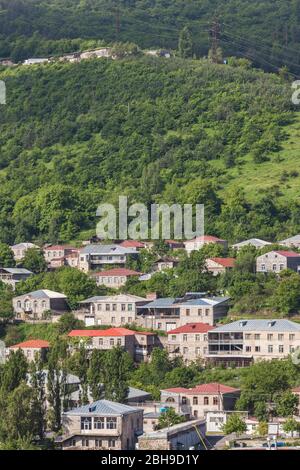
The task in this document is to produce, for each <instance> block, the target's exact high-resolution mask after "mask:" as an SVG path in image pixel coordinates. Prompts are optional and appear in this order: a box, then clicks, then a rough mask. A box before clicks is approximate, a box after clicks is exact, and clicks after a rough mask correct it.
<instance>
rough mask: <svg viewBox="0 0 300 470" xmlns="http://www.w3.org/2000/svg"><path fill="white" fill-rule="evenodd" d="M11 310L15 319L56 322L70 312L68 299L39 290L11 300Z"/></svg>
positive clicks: (45, 290) (46, 290)
mask: <svg viewBox="0 0 300 470" xmlns="http://www.w3.org/2000/svg"><path fill="white" fill-rule="evenodd" d="M13 309H14V313H15V316H16V318H17V319H20V320H24V321H30V320H48V321H53V322H55V321H57V320H58V319H59V317H60V316H61V315H62V314H63V313H65V312H67V311H69V310H70V308H69V305H68V299H67V297H66V296H65V295H64V294H61V293H60V292H53V291H51V290H48V289H41V290H37V291H34V292H29V293H28V294H24V295H20V296H18V297H14V298H13Z"/></svg>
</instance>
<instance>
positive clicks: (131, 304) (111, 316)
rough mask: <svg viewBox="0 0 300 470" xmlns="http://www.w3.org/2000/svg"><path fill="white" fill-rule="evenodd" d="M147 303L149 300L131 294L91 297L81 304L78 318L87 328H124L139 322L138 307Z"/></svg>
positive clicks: (77, 314) (77, 313)
mask: <svg viewBox="0 0 300 470" xmlns="http://www.w3.org/2000/svg"><path fill="white" fill-rule="evenodd" d="M145 303H147V299H144V298H143V297H138V296H136V295H130V294H119V295H111V296H97V297H91V298H89V299H86V300H83V301H82V302H80V304H81V310H79V311H77V312H76V317H77V318H79V319H80V320H83V321H84V322H85V324H86V326H93V325H112V326H122V325H123V326H124V325H126V324H131V323H135V322H136V321H137V306H138V305H143V304H145Z"/></svg>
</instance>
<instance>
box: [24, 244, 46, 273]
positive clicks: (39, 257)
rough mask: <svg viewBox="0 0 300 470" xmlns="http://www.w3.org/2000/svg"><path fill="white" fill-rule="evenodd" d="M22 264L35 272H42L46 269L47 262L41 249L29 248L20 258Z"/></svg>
mask: <svg viewBox="0 0 300 470" xmlns="http://www.w3.org/2000/svg"><path fill="white" fill-rule="evenodd" d="M22 266H23V267H24V268H26V269H28V270H29V271H32V272H33V273H35V274H39V273H42V272H44V271H46V269H47V263H46V260H45V257H44V254H43V252H42V250H40V249H38V248H29V249H28V250H26V253H25V256H24V258H23V259H22Z"/></svg>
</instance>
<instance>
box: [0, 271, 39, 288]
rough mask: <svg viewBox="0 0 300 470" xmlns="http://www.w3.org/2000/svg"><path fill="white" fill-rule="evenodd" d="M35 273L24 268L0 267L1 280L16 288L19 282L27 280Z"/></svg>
mask: <svg viewBox="0 0 300 470" xmlns="http://www.w3.org/2000/svg"><path fill="white" fill-rule="evenodd" d="M32 275H33V273H32V272H31V271H28V269H24V268H0V281H1V282H3V283H4V284H7V285H9V286H11V287H12V288H13V290H15V289H16V285H17V284H18V282H21V281H26V279H28V278H29V277H30V276H32Z"/></svg>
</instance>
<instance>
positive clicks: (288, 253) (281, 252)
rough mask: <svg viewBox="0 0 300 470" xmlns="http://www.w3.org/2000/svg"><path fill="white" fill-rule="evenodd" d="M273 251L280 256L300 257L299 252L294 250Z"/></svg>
mask: <svg viewBox="0 0 300 470" xmlns="http://www.w3.org/2000/svg"><path fill="white" fill-rule="evenodd" d="M275 253H278V254H279V255H281V256H285V257H286V258H298V257H300V254H299V253H296V252H295V251H283V250H279V251H277V250H275Z"/></svg>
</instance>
